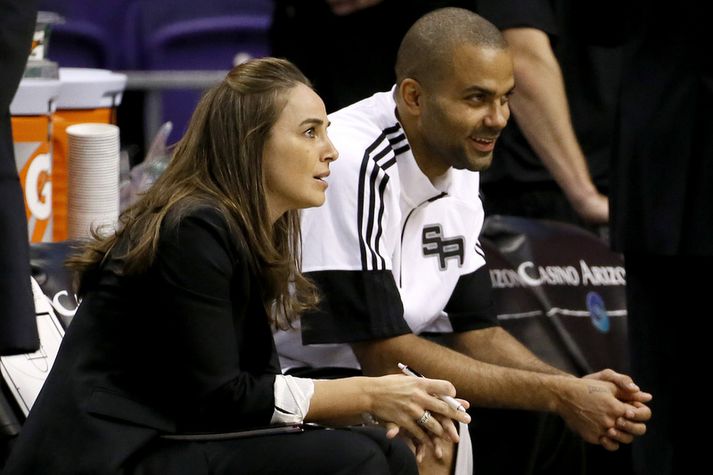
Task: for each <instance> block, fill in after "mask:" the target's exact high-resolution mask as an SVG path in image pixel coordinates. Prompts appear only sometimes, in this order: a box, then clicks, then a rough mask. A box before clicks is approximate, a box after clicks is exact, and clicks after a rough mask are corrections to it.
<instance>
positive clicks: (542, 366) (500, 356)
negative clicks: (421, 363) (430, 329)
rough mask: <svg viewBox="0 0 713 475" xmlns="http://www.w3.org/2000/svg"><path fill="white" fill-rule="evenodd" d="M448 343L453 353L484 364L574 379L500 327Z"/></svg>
mask: <svg viewBox="0 0 713 475" xmlns="http://www.w3.org/2000/svg"><path fill="white" fill-rule="evenodd" d="M446 341H447V345H448V346H449V347H451V348H453V349H454V350H456V351H458V352H460V353H463V354H464V355H468V356H470V357H471V358H473V359H475V360H478V361H483V362H485V363H490V364H494V365H498V366H505V367H508V368H514V369H521V370H525V371H533V372H535V373H544V374H553V375H559V376H571V375H569V374H568V373H566V372H564V371H562V370H560V369H558V368H555V367H554V366H551V365H549V364H547V363H545V362H544V361H542V360H541V359H540V358H538V357H537V356H536V355H535V354H534V353H532V352H531V351H530V350H529V349H528V348H527V347H526V346H525V345H523V344H522V343H520V342H519V341H518V340H517V339H516V338H515V337H513V336H512V335H510V334H509V333H508V332H507V331H505V330H504V329H503V328H501V327H492V328H486V329H483V330H474V331H468V332H460V333H452V334H450V335H448V336H447V337H446Z"/></svg>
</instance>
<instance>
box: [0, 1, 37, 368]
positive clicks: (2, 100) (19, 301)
mask: <svg viewBox="0 0 713 475" xmlns="http://www.w3.org/2000/svg"><path fill="white" fill-rule="evenodd" d="M0 12H2V14H0V302H2V310H0V354H13V353H26V352H30V351H34V350H36V349H37V347H38V346H39V340H38V337H37V327H36V324H35V308H34V301H33V299H32V287H31V285H30V251H29V247H28V237H27V218H26V217H25V202H24V200H23V197H22V189H21V188H20V182H19V179H18V176H17V167H16V165H15V154H14V149H13V142H12V129H11V122H10V112H9V108H10V103H11V102H12V98H13V97H14V95H15V92H16V91H17V86H18V84H19V83H20V79H21V78H22V73H23V71H24V69H25V64H26V63H27V58H28V56H29V53H30V47H31V44H32V34H33V31H34V25H35V20H36V17H37V1H36V0H0Z"/></svg>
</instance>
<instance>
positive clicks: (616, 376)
mask: <svg viewBox="0 0 713 475" xmlns="http://www.w3.org/2000/svg"><path fill="white" fill-rule="evenodd" d="M584 378H585V379H594V380H599V381H607V382H610V383H613V384H614V385H615V386H616V388H617V392H616V394H615V396H616V398H617V399H619V400H620V401H624V402H627V403H629V407H628V408H627V410H626V413H625V414H624V416H622V417H619V418H617V420H616V425H615V426H614V427H611V428H609V429H608V430H607V433H606V436H605V437H603V438H602V440H601V441H600V442H601V444H602V445H603V446H604V447H606V448H608V449H609V450H616V448H618V443H624V444H629V443H631V441H632V440H634V437H638V436H642V435H644V434H645V433H646V424H644V422H646V421H648V420H649V419H651V409H649V407H648V406H647V405H646V404H644V403H646V402H649V401H651V399H652V398H653V396H652V395H651V394H650V393H647V392H644V391H641V389H639V386H637V385H636V383H634V381H633V380H632V379H631V377H629V376H627V375H626V374H621V373H617V372H616V371H614V370H611V369H605V370H602V371H599V372H596V373H592V374H588V375H586V376H584Z"/></svg>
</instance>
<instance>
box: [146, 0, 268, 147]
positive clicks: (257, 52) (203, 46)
mask: <svg viewBox="0 0 713 475" xmlns="http://www.w3.org/2000/svg"><path fill="white" fill-rule="evenodd" d="M271 14H272V2H271V1H270V0H242V1H240V0H204V1H201V2H200V6H199V7H197V6H196V4H195V3H194V2H172V3H164V2H153V1H148V0H143V1H141V2H140V4H139V7H138V12H137V13H136V19H135V23H136V25H137V27H138V41H139V43H140V44H139V45H138V47H137V48H134V50H135V51H138V52H139V53H140V56H139V58H137V62H138V64H139V65H140V66H141V69H145V70H157V71H158V70H164V71H165V70H173V71H191V70H209V71H215V70H226V71H227V70H228V69H230V68H231V67H232V66H233V65H234V64H237V63H239V62H242V61H245V60H246V59H249V58H253V57H261V56H266V55H268V54H269V45H268V37H267V35H268V30H269V27H270V22H271ZM201 92H202V91H199V90H170V91H166V92H163V93H162V94H161V97H162V101H161V103H162V113H161V122H164V121H167V120H170V121H171V122H173V124H174V128H173V133H172V135H171V137H170V138H169V142H175V141H176V140H177V139H178V138H180V136H181V135H182V134H183V132H184V131H185V127H186V124H187V123H188V120H189V119H190V116H191V113H192V112H193V109H194V108H195V105H196V103H197V102H198V99H199V98H200V95H201ZM148 132H149V133H152V132H155V131H148Z"/></svg>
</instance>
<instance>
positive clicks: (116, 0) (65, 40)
mask: <svg viewBox="0 0 713 475" xmlns="http://www.w3.org/2000/svg"><path fill="white" fill-rule="evenodd" d="M136 1H138V0H103V1H101V2H87V1H86V0H40V2H39V9H40V10H45V11H51V12H56V13H59V14H60V15H61V16H62V17H64V19H65V23H63V24H59V25H54V27H53V28H52V30H51V33H50V42H49V49H48V56H49V58H50V59H52V60H53V61H57V62H58V63H59V65H60V66H63V67H88V68H104V69H113V70H117V69H125V67H126V60H125V55H124V52H125V48H124V41H123V34H124V31H125V26H126V18H125V16H126V12H127V11H129V8H130V5H131V4H132V3H134V2H136Z"/></svg>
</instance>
